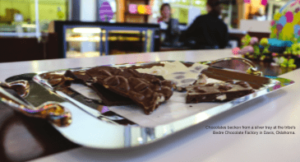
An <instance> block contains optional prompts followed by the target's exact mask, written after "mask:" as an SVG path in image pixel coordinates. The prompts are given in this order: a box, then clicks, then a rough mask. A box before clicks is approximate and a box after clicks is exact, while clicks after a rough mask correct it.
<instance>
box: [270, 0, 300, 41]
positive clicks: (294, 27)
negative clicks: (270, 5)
mask: <svg viewBox="0 0 300 162" xmlns="http://www.w3.org/2000/svg"><path fill="white" fill-rule="evenodd" d="M295 2H297V3H295ZM298 2H300V1H299V0H296V1H295V0H294V1H292V2H289V3H287V5H286V6H285V7H284V8H282V9H281V10H280V11H281V12H279V13H276V14H275V15H274V20H273V21H271V38H276V39H279V40H295V41H297V42H300V12H299V11H300V3H298Z"/></svg>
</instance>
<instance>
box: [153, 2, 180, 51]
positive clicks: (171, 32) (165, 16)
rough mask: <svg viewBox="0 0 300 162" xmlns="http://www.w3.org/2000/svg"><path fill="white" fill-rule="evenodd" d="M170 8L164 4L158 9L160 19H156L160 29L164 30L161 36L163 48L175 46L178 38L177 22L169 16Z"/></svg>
mask: <svg viewBox="0 0 300 162" xmlns="http://www.w3.org/2000/svg"><path fill="white" fill-rule="evenodd" d="M171 13H172V12H171V6H170V4H168V3H164V4H162V5H161V7H160V14H161V17H160V18H159V19H158V22H159V23H160V26H161V28H166V29H167V30H166V32H165V33H164V35H163V43H162V45H163V46H176V45H177V43H178V40H179V37H180V30H179V22H178V20H177V19H173V18H172V16H171Z"/></svg>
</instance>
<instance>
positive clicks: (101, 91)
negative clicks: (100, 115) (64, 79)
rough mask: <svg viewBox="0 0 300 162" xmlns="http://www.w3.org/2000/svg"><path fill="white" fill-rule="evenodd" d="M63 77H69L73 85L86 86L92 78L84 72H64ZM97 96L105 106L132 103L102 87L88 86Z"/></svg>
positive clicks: (97, 85) (95, 84)
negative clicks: (80, 84)
mask: <svg viewBox="0 0 300 162" xmlns="http://www.w3.org/2000/svg"><path fill="white" fill-rule="evenodd" d="M65 76H69V77H71V78H73V79H74V82H75V83H82V84H86V83H87V82H91V81H92V77H91V76H90V75H88V74H87V73H86V71H75V72H72V71H69V70H68V71H66V73H65ZM90 87H91V88H92V89H93V90H94V91H95V92H96V93H97V95H98V96H99V97H100V98H101V100H102V102H103V104H104V105H106V106H120V105H132V104H134V102H133V101H132V100H131V99H130V98H128V97H124V96H121V95H119V94H117V93H114V92H112V91H110V90H108V89H106V88H104V87H103V86H102V85H100V84H97V83H93V84H91V86H90Z"/></svg>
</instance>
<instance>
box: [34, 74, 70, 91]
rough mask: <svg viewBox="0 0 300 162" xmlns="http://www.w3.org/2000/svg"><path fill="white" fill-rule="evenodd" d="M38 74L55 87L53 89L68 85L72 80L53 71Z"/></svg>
mask: <svg viewBox="0 0 300 162" xmlns="http://www.w3.org/2000/svg"><path fill="white" fill-rule="evenodd" d="M40 76H41V77H42V78H43V79H46V80H48V82H49V84H51V86H53V87H55V89H61V88H65V87H69V86H70V85H71V82H72V81H73V80H74V79H73V78H70V77H65V76H64V75H59V74H53V73H44V74H42V75H40Z"/></svg>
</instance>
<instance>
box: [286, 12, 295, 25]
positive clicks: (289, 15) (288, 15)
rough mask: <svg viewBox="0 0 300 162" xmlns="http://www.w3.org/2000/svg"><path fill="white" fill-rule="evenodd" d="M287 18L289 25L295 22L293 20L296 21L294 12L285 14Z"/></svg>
mask: <svg viewBox="0 0 300 162" xmlns="http://www.w3.org/2000/svg"><path fill="white" fill-rule="evenodd" d="M285 17H286V22H288V23H291V22H293V20H294V14H293V12H291V11H288V12H287V13H286V14H285Z"/></svg>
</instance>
